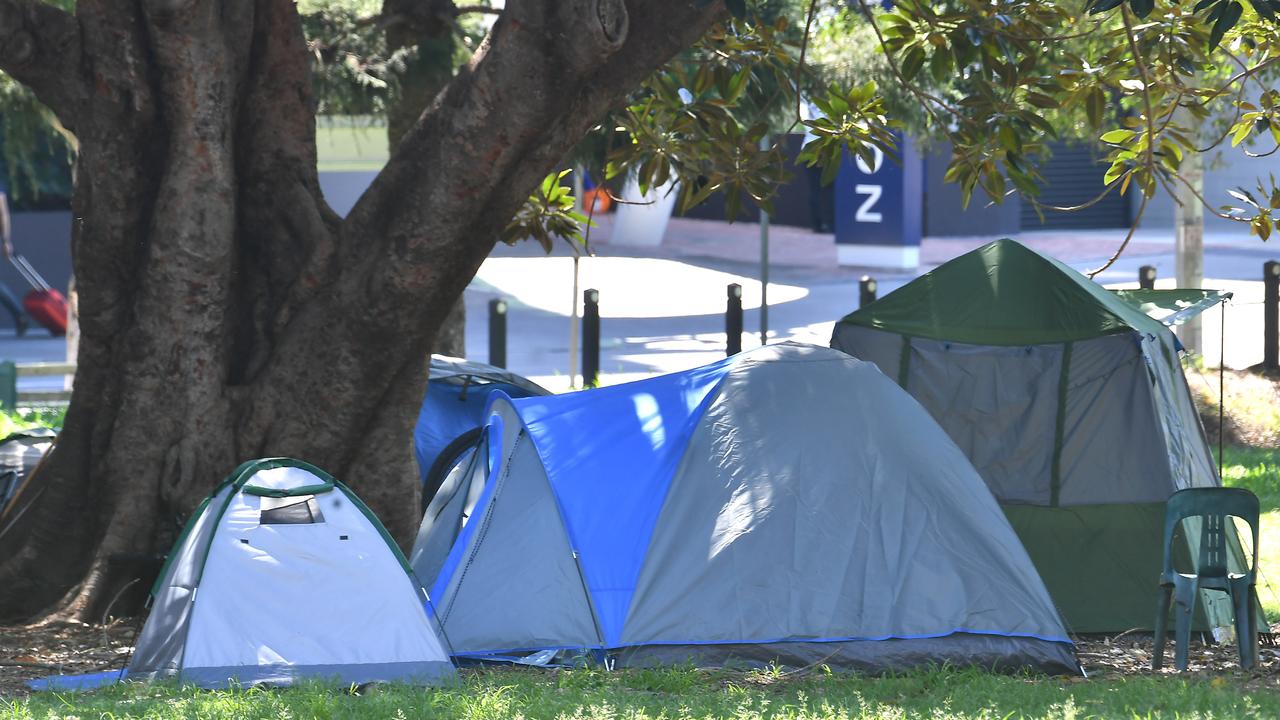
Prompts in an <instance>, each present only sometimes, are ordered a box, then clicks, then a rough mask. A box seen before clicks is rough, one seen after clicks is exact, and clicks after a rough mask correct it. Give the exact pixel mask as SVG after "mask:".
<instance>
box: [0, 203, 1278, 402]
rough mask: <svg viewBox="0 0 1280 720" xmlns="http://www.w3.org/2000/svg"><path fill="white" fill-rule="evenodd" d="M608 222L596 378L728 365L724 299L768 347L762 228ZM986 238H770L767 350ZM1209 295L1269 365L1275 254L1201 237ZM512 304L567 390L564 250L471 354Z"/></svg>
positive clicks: (513, 268)
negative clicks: (643, 238) (898, 252)
mask: <svg viewBox="0 0 1280 720" xmlns="http://www.w3.org/2000/svg"><path fill="white" fill-rule="evenodd" d="M610 221H611V217H610V216H605V217H603V218H600V219H599V220H598V223H599V224H598V226H597V227H595V228H593V229H592V231H591V250H592V253H593V254H592V255H591V256H587V257H583V258H582V259H581V260H580V263H579V269H580V282H581V287H580V290H579V293H578V300H579V302H580V300H581V290H585V289H586V288H595V289H597V290H599V291H600V313H601V317H602V320H601V338H602V339H601V371H602V373H603V374H604V377H603V381H604V382H605V383H610V384H612V383H616V382H623V381H626V380H631V379H637V378H641V377H646V376H649V375H652V374H655V373H664V372H672V371H676V370H683V369H686V368H690V367H694V366H697V365H701V364H705V363H708V362H712V361H714V360H717V359H719V358H722V357H724V348H725V334H724V309H725V292H726V286H727V285H728V284H729V283H738V284H740V285H742V287H743V306H744V308H745V310H746V312H745V329H746V333H745V334H744V337H743V347H744V348H747V349H749V348H752V347H757V346H758V345H759V344H760V334H759V333H760V326H761V313H760V306H761V283H760V230H759V227H758V226H757V225H755V224H746V223H735V224H728V223H723V222H715V221H705V220H690V219H683V218H676V219H673V220H671V223H670V225H669V227H668V229H667V234H666V238H665V240H664V242H663V244H662V245H661V246H659V247H650V248H638V247H622V246H617V245H611V244H610V243H609V242H608V240H609V235H610V229H611V227H610V225H611V222H610ZM1124 234H1125V231H1124V230H1095V231H1071V232H1043V231H1041V232H1029V233H1023V234H1021V235H1018V236H1016V239H1018V240H1020V241H1021V242H1024V243H1026V244H1027V245H1029V246H1031V247H1033V248H1035V249H1037V250H1039V251H1041V252H1046V253H1049V254H1052V255H1054V256H1056V257H1058V258H1061V259H1062V260H1064V261H1065V262H1067V263H1069V264H1070V265H1072V266H1073V267H1076V268H1078V269H1080V270H1090V269H1093V268H1096V267H1099V266H1100V265H1102V264H1103V263H1104V262H1105V261H1106V260H1107V258H1109V257H1110V256H1111V254H1112V253H1114V252H1115V250H1116V248H1118V247H1119V245H1120V243H1121V241H1122V240H1123V239H1124ZM992 239H994V238H991V237H966V238H926V239H925V241H924V243H923V245H922V248H921V254H922V261H923V263H924V265H923V267H921V268H920V269H919V271H917V272H914V273H902V272H892V271H883V270H876V269H873V268H842V267H839V266H837V264H836V251H835V244H834V238H833V237H832V236H831V235H829V234H817V233H813V232H810V231H808V230H806V229H803V228H795V227H784V226H774V227H772V228H770V238H769V240H770V242H769V253H770V271H769V279H770V282H769V287H768V300H769V309H768V339H769V341H770V342H773V341H777V340H783V339H795V340H801V341H804V342H811V343H818V344H826V343H827V342H828V341H829V339H830V337H831V329H832V326H833V325H834V323H835V321H836V320H837V319H839V318H840V317H842V316H844V315H846V314H848V313H849V312H851V311H853V310H854V309H855V308H856V306H857V302H858V280H859V278H861V277H862V276H863V275H871V276H873V277H875V278H876V280H877V282H878V284H879V291H880V294H881V295H883V294H885V293H887V292H890V291H892V290H893V289H895V288H897V287H899V286H901V285H902V284H903V283H905V282H907V281H909V280H911V279H912V278H913V277H915V276H916V275H917V274H919V273H922V272H926V271H928V270H930V269H932V268H933V267H936V266H937V265H938V264H941V263H943V262H945V261H947V260H949V259H951V258H953V257H955V256H957V255H960V254H962V253H964V252H967V251H969V250H972V249H974V248H976V247H979V246H981V245H982V244H984V243H986V242H989V241H990V240H992ZM1206 246H1207V247H1206V252H1205V267H1206V273H1205V274H1206V277H1207V278H1209V279H1208V280H1207V281H1206V283H1205V285H1206V287H1213V288H1221V289H1227V290H1231V291H1233V292H1235V293H1236V298H1235V301H1234V302H1233V303H1231V304H1230V305H1229V306H1228V307H1227V310H1226V314H1225V317H1226V338H1225V339H1226V343H1225V348H1226V361H1227V362H1226V364H1227V366H1228V367H1232V368H1243V367H1248V366H1250V365H1253V364H1256V363H1258V362H1260V361H1261V359H1262V338H1261V334H1262V332H1261V327H1262V305H1261V301H1262V283H1261V282H1260V278H1261V274H1262V264H1263V262H1265V261H1266V260H1268V259H1280V248H1275V247H1273V246H1271V245H1267V244H1264V243H1262V242H1261V241H1259V240H1258V239H1256V238H1250V237H1248V236H1247V235H1210V236H1209V237H1207V238H1206ZM1173 262H1174V260H1173V238H1172V234H1171V233H1170V232H1168V231H1162V232H1140V233H1138V234H1137V235H1136V236H1135V237H1134V238H1133V240H1132V241H1131V242H1130V244H1129V247H1128V248H1127V250H1126V252H1125V254H1124V256H1123V257H1122V258H1121V259H1120V260H1119V261H1118V262H1117V263H1116V264H1115V265H1114V266H1113V267H1112V268H1111V269H1109V270H1108V271H1106V272H1105V273H1102V275H1101V276H1100V277H1099V279H1100V280H1101V281H1102V282H1103V283H1104V284H1107V285H1109V286H1112V287H1118V286H1122V285H1130V286H1133V285H1136V282H1135V281H1136V278H1137V271H1138V267H1139V266H1141V265H1154V266H1155V267H1156V268H1157V271H1158V274H1159V277H1160V278H1161V279H1160V280H1159V282H1158V286H1160V287H1172V286H1173V281H1172V278H1173V274H1174V265H1173ZM499 297H500V298H504V299H506V300H507V302H508V304H509V308H510V309H509V313H508V320H507V326H508V340H507V344H508V350H507V366H508V367H509V368H510V369H511V370H513V371H515V372H518V373H521V374H523V375H526V376H529V377H531V378H533V379H534V380H535V381H537V382H539V383H541V384H543V385H545V386H546V387H548V388H550V389H553V390H557V391H560V390H565V389H567V388H569V387H570V379H569V371H570V357H569V344H570V326H571V322H570V317H569V315H570V312H571V308H572V304H571V303H572V302H573V299H574V298H573V260H572V253H571V252H570V251H569V249H568V246H567V245H562V246H561V247H558V248H556V250H555V252H553V254H552V255H551V256H546V255H544V254H543V253H542V251H541V249H540V248H539V247H538V246H537V245H536V244H534V243H521V244H520V245H517V246H515V247H508V246H505V245H499V246H498V247H497V249H495V251H494V253H493V255H492V256H491V257H490V258H489V259H488V260H487V261H485V263H484V265H483V266H482V268H481V269H480V272H479V273H478V274H477V276H476V279H475V280H474V281H473V282H472V283H471V285H470V287H469V288H468V289H467V294H466V301H467V314H468V323H467V350H468V354H469V355H470V356H471V358H473V359H475V360H480V361H487V360H488V321H487V316H488V301H489V300H491V299H493V298H499ZM1204 317H1205V320H1204V325H1205V327H1204V337H1205V339H1206V340H1205V346H1206V347H1205V352H1204V360H1205V363H1206V364H1207V365H1209V366H1216V365H1217V364H1218V358H1219V357H1220V355H1219V352H1218V338H1219V334H1218V333H1219V329H1220V328H1221V327H1222V323H1221V317H1222V316H1221V314H1220V313H1219V312H1218V311H1216V310H1215V311H1211V312H1209V313H1207V314H1206V315H1205V316H1204ZM65 357H66V346H65V342H64V341H63V340H62V339H60V338H51V337H49V336H48V334H47V333H45V332H44V331H42V330H38V329H37V330H33V331H31V332H29V333H28V334H27V337H24V338H14V337H13V336H12V332H11V331H0V359H11V360H15V361H19V362H34V361H46V362H55V361H58V362H60V361H63V360H64V359H65ZM60 386H61V379H60V378H33V379H30V380H24V381H23V387H26V388H30V389H37V388H41V389H48V388H54V387H60Z"/></svg>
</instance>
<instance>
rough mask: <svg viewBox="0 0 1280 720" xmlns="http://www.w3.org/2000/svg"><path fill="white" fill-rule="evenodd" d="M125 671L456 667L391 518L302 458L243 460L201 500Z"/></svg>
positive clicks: (220, 676)
mask: <svg viewBox="0 0 1280 720" xmlns="http://www.w3.org/2000/svg"><path fill="white" fill-rule="evenodd" d="M152 598H153V601H154V603H155V605H154V608H153V609H152V611H151V615H150V617H148V618H147V623H146V625H145V627H143V629H142V634H141V636H139V638H138V644H137V648H136V649H135V651H134V654H133V658H132V661H131V662H130V664H129V669H128V678H129V679H131V680H145V679H152V678H176V679H178V680H179V681H181V682H189V683H192V684H195V685H199V686H202V687H226V686H228V685H230V684H233V683H240V684H246V685H247V684H271V685H287V684H290V683H292V682H295V681H297V680H299V679H302V678H322V679H336V680H340V681H341V682H343V683H366V682H374V681H400V682H416V683H436V682H440V681H442V680H445V679H447V678H451V677H453V676H454V670H453V664H452V663H451V662H450V660H449V653H448V652H447V651H446V650H445V649H444V646H443V644H442V643H441V641H440V638H439V636H438V635H437V633H436V630H435V627H434V626H433V624H432V621H431V620H430V619H429V618H428V615H427V612H426V607H425V601H426V597H425V595H424V594H423V593H422V589H421V586H420V585H419V583H418V582H417V581H416V580H415V579H414V578H413V575H412V573H411V571H410V570H409V566H408V563H407V562H405V559H404V555H403V554H401V552H400V550H399V549H398V548H397V547H396V545H395V543H394V542H392V541H391V538H390V537H389V536H388V535H387V532H386V530H385V529H384V528H383V527H382V523H380V522H378V519H377V518H376V517H374V516H373V514H372V513H371V512H369V509H368V508H367V507H365V505H364V504H363V503H362V502H360V500H359V499H358V498H357V497H356V496H355V494H354V493H352V492H351V490H349V489H348V488H347V487H346V486H344V485H343V484H342V483H340V482H337V481H336V480H334V479H333V478H332V477H331V476H330V475H329V474H328V473H326V472H324V471H323V470H320V469H319V468H316V467H314V466H312V465H309V464H307V463H305V462H301V461H298V460H291V459H288V458H270V459H264V460H253V461H250V462H247V463H244V464H243V465H241V466H240V467H238V468H236V469H235V471H233V472H232V473H231V475H230V476H228V477H227V479H226V480H224V481H223V482H222V484H221V485H219V486H218V488H217V489H216V490H215V491H214V493H213V494H212V495H211V496H210V497H209V498H208V499H207V500H205V502H204V503H203V504H202V505H201V506H200V507H199V509H197V511H196V512H195V514H194V515H193V517H192V519H191V522H190V523H188V525H187V527H186V529H185V530H184V531H183V534H182V536H181V537H180V538H178V541H177V543H176V544H175V546H174V550H173V552H172V553H171V554H170V556H169V559H168V562H167V563H166V565H165V568H164V570H163V571H162V572H161V574H160V578H159V580H158V581H157V583H156V587H155V588H153V590H152Z"/></svg>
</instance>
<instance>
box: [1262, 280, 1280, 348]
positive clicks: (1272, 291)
mask: <svg viewBox="0 0 1280 720" xmlns="http://www.w3.org/2000/svg"><path fill="white" fill-rule="evenodd" d="M1262 367H1263V368H1265V369H1266V370H1271V371H1275V370H1280V262H1276V261H1275V260H1268V261H1267V262H1266V263H1264V264H1263V265H1262Z"/></svg>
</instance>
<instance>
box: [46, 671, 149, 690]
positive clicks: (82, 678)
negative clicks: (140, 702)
mask: <svg viewBox="0 0 1280 720" xmlns="http://www.w3.org/2000/svg"><path fill="white" fill-rule="evenodd" d="M128 674H129V671H128V670H123V669H121V670H107V671H105V672H96V673H85V674H83V675H50V676H49V677H44V678H40V679H39V680H28V681H27V687H29V688H31V689H32V690H35V691H37V692H41V691H45V690H97V689H98V688H103V687H106V686H108V685H114V684H116V683H118V682H120V681H121V680H124V679H125V677H126V676H127V675H128Z"/></svg>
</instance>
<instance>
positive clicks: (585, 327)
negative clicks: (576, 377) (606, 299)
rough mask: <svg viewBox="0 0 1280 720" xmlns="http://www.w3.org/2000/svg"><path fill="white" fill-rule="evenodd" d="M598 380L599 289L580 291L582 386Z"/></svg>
mask: <svg viewBox="0 0 1280 720" xmlns="http://www.w3.org/2000/svg"><path fill="white" fill-rule="evenodd" d="M599 382H600V291H599V290H596V289H594V288H593V289H590V290H586V291H585V292H583V293H582V386H583V387H595V386H596V385H597V384H599Z"/></svg>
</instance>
